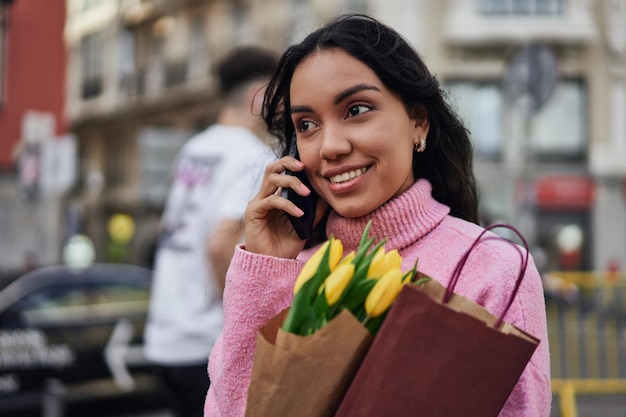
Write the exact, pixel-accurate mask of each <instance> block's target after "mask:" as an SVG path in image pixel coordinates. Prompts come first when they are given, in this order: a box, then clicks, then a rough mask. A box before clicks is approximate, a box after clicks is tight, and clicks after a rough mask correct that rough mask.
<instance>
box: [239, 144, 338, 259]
mask: <svg viewBox="0 0 626 417" xmlns="http://www.w3.org/2000/svg"><path fill="white" fill-rule="evenodd" d="M286 169H289V170H291V171H293V172H298V171H302V170H303V169H304V165H303V164H302V162H300V161H298V160H297V159H295V158H293V157H290V156H286V157H283V158H281V159H279V160H277V161H275V162H273V163H271V164H270V165H268V167H267V168H266V169H265V174H264V176H263V182H262V184H261V189H260V190H259V193H258V194H257V195H256V196H255V197H254V198H253V199H252V200H251V201H250V203H249V204H248V207H247V209H246V214H245V247H246V250H247V251H249V252H254V253H259V254H263V255H270V256H276V257H280V258H295V257H296V256H298V254H299V253H300V251H302V249H303V248H304V244H305V241H304V240H301V239H300V238H299V237H298V235H297V234H296V232H295V230H294V229H293V227H292V226H291V223H290V222H289V219H288V218H287V213H289V214H291V215H292V216H296V217H298V216H300V215H302V211H301V210H300V209H299V208H298V207H297V206H296V205H295V204H293V203H292V202H291V201H289V200H287V199H286V198H283V197H281V195H280V192H281V190H282V189H283V188H285V187H290V188H291V189H293V190H294V191H295V192H297V193H298V194H300V195H302V196H307V195H309V194H310V192H311V190H309V189H308V188H307V187H306V186H305V185H304V184H303V183H302V182H301V181H300V180H299V179H298V178H297V177H295V176H293V175H284V172H285V170H286ZM326 207H327V205H326V203H325V202H324V201H322V200H321V199H320V200H319V201H318V205H317V208H316V216H315V217H316V219H315V224H317V223H318V222H319V221H320V220H321V218H322V217H323V214H324V212H325V209H326Z"/></svg>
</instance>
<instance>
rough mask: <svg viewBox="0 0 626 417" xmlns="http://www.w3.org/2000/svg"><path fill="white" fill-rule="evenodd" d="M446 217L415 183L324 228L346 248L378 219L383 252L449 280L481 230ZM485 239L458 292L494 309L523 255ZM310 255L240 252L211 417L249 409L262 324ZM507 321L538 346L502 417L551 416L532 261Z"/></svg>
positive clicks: (215, 364) (425, 185)
mask: <svg viewBox="0 0 626 417" xmlns="http://www.w3.org/2000/svg"><path fill="white" fill-rule="evenodd" d="M448 213H449V208H448V207H447V206H444V205H443V204H440V203H439V202H437V201H436V200H434V199H433V198H432V196H431V185H430V183H429V182H428V181H426V180H419V181H417V182H416V183H415V185H414V186H413V187H412V188H411V189H409V190H407V191H406V192H405V193H403V194H402V195H400V196H399V197H397V198H395V199H393V200H391V201H389V202H387V203H386V204H385V205H384V206H382V207H380V208H379V209H377V210H376V211H374V212H373V213H370V214H369V215H367V216H364V217H361V218H355V219H348V218H342V217H340V216H338V215H336V214H335V213H332V214H331V216H330V218H329V220H328V226H327V234H328V236H330V235H333V236H335V237H336V238H338V239H341V241H342V243H343V245H344V250H345V253H348V252H349V251H350V250H353V249H355V248H356V247H357V246H358V243H359V240H360V238H361V234H362V232H363V229H364V228H365V225H366V223H367V222H368V221H369V220H370V219H373V223H372V226H371V231H370V235H371V236H372V237H374V238H375V239H376V240H377V241H378V240H379V239H382V238H383V237H387V242H386V244H385V247H386V249H387V250H390V249H393V248H395V249H398V250H399V252H400V255H401V256H402V258H403V262H404V264H403V268H404V269H405V270H409V269H410V268H411V267H412V266H413V264H414V263H415V259H416V257H419V270H420V271H422V272H424V273H425V274H427V275H429V276H431V277H433V278H436V279H437V280H439V281H440V282H441V283H442V284H443V285H447V283H448V281H449V279H450V277H451V274H452V271H453V270H454V267H455V266H456V264H457V262H458V260H459V258H460V257H461V255H462V254H463V253H464V252H465V251H466V250H467V248H468V247H469V246H470V245H471V244H472V242H473V241H474V240H475V239H476V238H477V237H478V235H479V234H480V232H481V230H482V229H481V228H480V227H479V226H477V225H475V224H472V223H469V222H466V221H463V220H460V219H458V218H455V217H452V216H450V215H449V214H448ZM490 236H494V235H490ZM481 242H482V243H480V244H479V245H478V246H477V247H476V248H475V249H474V250H473V251H472V254H471V256H470V257H469V259H468V261H467V263H466V264H465V267H464V268H463V271H462V274H461V276H460V278H459V282H458V284H457V286H456V288H455V292H456V293H458V294H460V295H463V296H465V297H467V298H469V299H471V300H474V301H475V302H477V303H479V304H481V305H483V306H485V307H486V308H487V310H489V311H491V312H492V313H494V314H496V315H497V314H498V313H499V312H501V311H502V310H503V308H504V306H505V304H506V302H507V300H508V296H509V295H510V294H511V292H512V290H513V286H514V284H515V278H516V277H517V274H518V273H519V268H520V264H521V258H520V254H519V251H517V250H515V249H514V248H513V246H512V245H510V244H508V243H506V242H504V241H503V240H502V239H488V238H486V236H485V237H483V239H482V240H481ZM308 255H309V253H306V254H305V253H303V254H302V255H301V258H302V259H298V260H293V259H279V258H273V257H269V256H264V255H258V254H253V253H250V252H246V251H245V249H244V248H243V247H239V248H237V250H236V252H235V256H234V258H233V261H232V263H231V266H230V269H229V271H228V274H227V277H226V290H225V293H224V309H225V323H224V330H223V333H222V336H221V337H220V339H219V340H218V342H217V343H216V345H215V347H214V349H213V351H212V353H211V356H210V359H209V377H210V379H211V388H210V389H209V392H208V394H207V399H206V404H205V409H204V415H205V417H218V416H219V417H238V416H243V415H244V412H245V406H246V396H247V388H248V384H249V381H250V373H251V370H252V358H253V355H254V346H255V340H256V334H257V329H258V328H259V327H261V326H262V325H263V324H265V322H267V321H268V320H269V319H270V318H271V317H273V316H274V315H276V314H278V313H279V312H280V311H281V310H283V309H284V308H286V307H288V306H289V304H290V302H291V299H292V295H293V293H292V290H293V283H294V280H295V277H296V276H297V274H298V272H299V271H300V268H301V267H302V265H303V262H304V259H306V258H307V256H308ZM505 320H506V321H507V322H509V323H512V324H514V325H516V326H517V327H519V328H520V329H523V330H525V331H526V332H528V333H530V334H532V335H533V336H535V337H537V338H539V339H540V341H541V342H540V343H539V346H538V347H537V350H536V351H535V353H534V355H533V357H532V359H531V361H530V363H529V364H528V366H527V367H526V369H525V371H524V373H523V374H522V377H521V378H520V380H519V381H518V383H517V385H516V386H515V388H514V390H513V392H512V394H511V396H510V397H509V400H508V401H507V403H506V404H505V405H504V408H503V409H502V411H501V412H500V415H499V416H500V417H513V416H515V417H524V416H525V417H544V416H549V415H550V408H551V390H550V363H549V353H548V334H547V326H546V313H545V304H544V298H543V289H542V285H541V280H540V277H539V273H538V272H537V269H536V267H535V266H534V263H533V262H532V259H531V260H530V262H529V265H528V269H527V270H526V275H525V277H524V280H523V283H522V285H521V288H520V290H519V292H518V294H517V297H516V299H515V301H514V303H513V305H512V306H511V309H510V310H509V312H508V314H507V316H506V317H505ZM259 417H269V416H259Z"/></svg>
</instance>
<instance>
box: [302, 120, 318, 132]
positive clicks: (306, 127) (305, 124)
mask: <svg viewBox="0 0 626 417" xmlns="http://www.w3.org/2000/svg"><path fill="white" fill-rule="evenodd" d="M314 127H315V123H313V122H309V121H304V122H301V123H300V131H301V132H306V131H307V130H311V129H313V128H314Z"/></svg>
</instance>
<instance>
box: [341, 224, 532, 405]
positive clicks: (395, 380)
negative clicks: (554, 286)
mask: <svg viewBox="0 0 626 417" xmlns="http://www.w3.org/2000/svg"><path fill="white" fill-rule="evenodd" d="M481 236H482V235H481ZM479 239H480V238H479ZM522 240H523V238H522ZM524 243H525V242H524ZM473 247H474V246H472V248H473ZM472 248H470V251H471V249H472ZM468 254H469V251H468ZM527 256H528V255H527V254H526V259H525V262H524V264H523V267H522V270H521V273H520V275H519V277H518V280H517V282H516V286H515V289H514V291H513V294H511V296H510V299H509V304H508V306H507V307H506V309H505V311H504V312H502V313H501V315H500V316H499V317H496V316H494V315H493V314H491V313H490V312H489V311H487V310H486V309H485V308H483V307H482V306H480V305H478V304H477V303H474V302H473V301H471V300H469V299H467V298H464V297H461V296H459V295H457V294H454V293H453V288H454V285H455V283H456V280H457V279H458V274H460V269H461V267H462V264H463V263H464V262H465V260H466V259H467V256H466V257H465V258H464V259H462V261H461V262H460V267H457V271H455V273H456V275H455V277H454V279H453V280H452V281H451V284H450V285H449V286H448V287H447V288H444V287H443V286H442V285H441V284H440V283H439V282H437V281H435V280H430V281H428V282H426V283H425V284H422V285H416V284H415V285H414V284H412V285H406V286H405V287H404V288H403V289H402V291H401V292H400V294H399V295H398V298H397V299H396V301H395V303H394V305H393V306H392V308H391V310H390V312H389V315H388V316H387V318H386V319H385V322H384V323H383V325H382V327H381V329H380V331H379V333H378V335H377V336H376V339H375V340H374V342H373V343H372V346H371V347H370V349H369V351H368V353H367V355H366V356H365V358H364V359H363V362H362V364H361V367H360V368H359V370H358V372H357V374H356V376H355V377H354V380H353V382H352V384H351V385H350V387H349V389H348V391H347V393H346V394H345V397H344V399H343V401H342V403H341V405H340V407H339V409H338V411H337V414H336V417H360V416H393V417H409V416H410V417H458V416H461V415H462V416H464V417H474V416H475V417H495V416H497V415H498V413H499V411H500V409H501V408H502V406H503V405H504V403H505V402H506V400H507V399H508V397H509V395H510V393H511V391H512V390H513V387H514V386H515V384H516V383H517V381H518V379H519V377H520V376H521V374H522V372H523V371H524V369H525V367H526V365H527V363H528V361H530V358H531V356H532V355H533V352H534V351H535V349H536V348H537V345H538V344H539V340H538V339H536V338H535V337H533V336H531V335H529V334H527V333H525V332H523V331H521V330H520V329H518V328H516V327H515V326H512V325H511V324H508V323H506V322H504V321H503V316H504V314H506V311H508V308H509V307H510V305H511V303H512V301H513V298H514V297H515V295H516V293H517V291H518V289H519V284H520V283H521V279H522V277H523V275H524V272H525V269H526V264H527V262H528V258H527Z"/></svg>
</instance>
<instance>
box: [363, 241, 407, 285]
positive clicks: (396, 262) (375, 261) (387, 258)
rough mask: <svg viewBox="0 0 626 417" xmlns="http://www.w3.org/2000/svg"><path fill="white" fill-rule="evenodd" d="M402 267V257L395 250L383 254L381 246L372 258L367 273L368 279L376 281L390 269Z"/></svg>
mask: <svg viewBox="0 0 626 417" xmlns="http://www.w3.org/2000/svg"><path fill="white" fill-rule="evenodd" d="M401 267H402V257H401V256H400V253H398V251H397V250H396V249H393V250H390V251H389V252H387V253H385V250H384V249H383V247H382V246H381V247H380V249H378V251H376V254H375V255H374V257H373V258H372V263H371V264H370V267H369V269H368V271H367V277H368V278H374V279H378V278H380V277H382V276H383V275H385V274H386V273H387V272H388V271H390V270H392V269H400V268H401Z"/></svg>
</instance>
